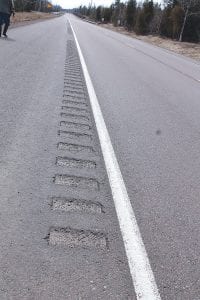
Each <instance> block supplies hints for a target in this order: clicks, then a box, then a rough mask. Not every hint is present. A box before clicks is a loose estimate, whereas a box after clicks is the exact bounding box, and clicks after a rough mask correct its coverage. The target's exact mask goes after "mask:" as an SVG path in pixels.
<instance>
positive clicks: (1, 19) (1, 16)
mask: <svg viewBox="0 0 200 300" xmlns="http://www.w3.org/2000/svg"><path fill="white" fill-rule="evenodd" d="M3 24H5V26H4V30H3V34H6V32H7V30H8V26H9V25H10V14H5V13H2V12H0V34H1V26H2V25H3Z"/></svg>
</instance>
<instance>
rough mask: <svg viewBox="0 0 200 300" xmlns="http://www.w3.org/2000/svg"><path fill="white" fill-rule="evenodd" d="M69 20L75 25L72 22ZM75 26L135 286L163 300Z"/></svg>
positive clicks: (142, 295) (143, 295)
mask: <svg viewBox="0 0 200 300" xmlns="http://www.w3.org/2000/svg"><path fill="white" fill-rule="evenodd" d="M69 23H70V25H71V22H70V21H69ZM71 28H72V31H73V34H74V38H75V41H76V46H77V48H78V52H79V56H80V60H81V64H82V68H83V73H84V77H85V80H86V84H87V89H88V93H89V98H90V102H91V106H92V111H93V114H94V119H95V123H96V127H97V131H98V135H99V140H100V144H101V149H102V153H103V157H104V161H105V165H106V170H107V174H108V178H109V182H110V186H111V190H112V196H113V200H114V204H115V209H116V212H117V216H118V220H119V225H120V229H121V233H122V237H123V241H124V245H125V250H126V255H127V258H128V263H129V268H130V272H131V276H132V279H133V284H134V287H135V293H136V296H137V299H140V300H160V299H161V298H160V294H159V291H158V288H157V285H156V282H155V279H154V275H153V272H152V269H151V266H150V263H149V259H148V256H147V253H146V250H145V246H144V243H143V241H142V237H141V234H140V230H139V227H138V225H137V221H136V218H135V214H134V212H133V208H132V206H131V203H130V199H129V196H128V193H127V190H126V187H125V184H124V180H123V178H122V174H121V171H120V169H119V165H118V162H117V159H116V156H115V152H114V150H113V147H112V143H111V140H110V137H109V133H108V131H107V128H106V124H105V122H104V119H103V115H102V112H101V108H100V106H99V102H98V99H97V96H96V93H95V90H94V87H93V84H92V81H91V78H90V75H89V72H88V69H87V66H86V63H85V60H84V57H83V55H82V51H81V48H80V46H79V42H78V40H77V37H76V34H75V32H74V29H73V27H72V25H71Z"/></svg>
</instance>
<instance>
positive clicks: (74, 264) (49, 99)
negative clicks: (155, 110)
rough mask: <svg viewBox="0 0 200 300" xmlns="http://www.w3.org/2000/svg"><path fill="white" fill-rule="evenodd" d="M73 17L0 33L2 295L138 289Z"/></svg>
mask: <svg viewBox="0 0 200 300" xmlns="http://www.w3.org/2000/svg"><path fill="white" fill-rule="evenodd" d="M66 22H67V21H66V18H60V19H56V20H51V21H46V22H43V23H38V24H34V25H30V26H27V27H22V28H17V29H13V30H12V31H10V36H12V38H11V39H8V40H3V39H1V40H0V44H1V46H0V65H1V69H0V78H1V88H0V99H1V103H0V105H1V138H0V141H1V146H0V151H1V161H0V164H1V173H0V176H1V180H0V189H1V199H0V200H1V201H0V212H1V219H0V224H1V225H0V232H1V241H0V253H1V259H0V269H1V277H0V278H1V279H0V287H1V288H0V299H16V300H18V299H59V300H61V299H134V298H135V296H134V290H133V288H132V281H131V277H130V274H129V269H128V264H127V260H126V257H125V253H124V247H123V243H122V239H121V235H120V232H119V226H118V221H117V217H116V215H115V210H114V205H113V201H112V198H111V192H110V188H109V185H108V180H107V176H106V173H105V169H104V165H103V161H102V156H101V152H100V146H99V142H98V138H97V135H96V129H95V125H94V120H93V117H92V114H91V110H90V104H89V99H88V95H87V90H86V87H85V82H84V79H83V75H82V70H81V65H80V61H79V58H78V53H77V50H76V47H75V43H74V39H73V35H72V32H71V29H70V27H69V26H67V24H66Z"/></svg>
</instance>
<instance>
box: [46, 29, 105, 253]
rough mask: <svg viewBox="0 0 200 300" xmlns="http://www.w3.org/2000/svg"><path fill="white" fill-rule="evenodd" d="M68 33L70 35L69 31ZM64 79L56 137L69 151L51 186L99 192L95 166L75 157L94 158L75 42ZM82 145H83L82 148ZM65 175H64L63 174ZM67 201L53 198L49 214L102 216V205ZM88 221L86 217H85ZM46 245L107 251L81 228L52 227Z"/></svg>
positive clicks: (101, 235)
mask: <svg viewBox="0 0 200 300" xmlns="http://www.w3.org/2000/svg"><path fill="white" fill-rule="evenodd" d="M68 32H71V31H70V30H69V28H68ZM64 71H65V78H64V89H63V99H62V103H61V107H60V118H61V119H60V129H59V130H58V136H59V137H60V141H59V143H58V145H57V150H58V151H59V150H65V151H68V152H69V153H70V154H71V155H70V157H68V156H66V155H65V156H61V155H60V153H59V155H58V156H57V157H56V166H57V167H59V168H60V170H62V172H61V173H59V174H55V176H54V183H55V185H56V186H64V187H66V188H68V187H69V188H72V189H76V190H77V189H78V190H80V191H81V190H84V189H87V190H90V189H91V190H93V191H95V192H96V193H98V192H99V191H100V183H99V181H98V175H97V174H96V169H97V168H98V162H97V161H95V158H93V160H91V159H82V158H81V157H77V155H75V154H77V153H80V152H81V153H82V152H84V151H86V154H90V153H92V154H94V153H95V152H94V145H93V133H92V130H91V129H92V125H91V124H92V121H91V112H90V111H89V109H88V104H87V103H86V100H88V94H87V89H86V85H85V81H84V77H83V73H82V67H81V64H80V60H79V56H78V53H77V50H76V46H75V43H74V41H72V40H68V41H67V56H66V62H65V67H64ZM81 143H83V144H81ZM74 168H75V169H79V170H81V169H86V170H87V176H77V175H76V176H75V175H73V169H74ZM65 172H66V173H65ZM81 198H82V197H81V195H80V196H79V199H77V198H68V197H59V196H54V197H52V204H51V205H52V210H53V211H54V212H55V213H56V211H64V212H69V211H70V212H76V211H79V212H81V211H83V212H87V213H88V214H90V213H97V214H99V213H100V214H101V213H104V208H103V205H102V204H101V203H100V202H97V201H96V202H95V201H91V200H90V199H88V200H84V199H81ZM87 217H88V216H87ZM48 241H49V245H51V246H68V247H71V248H73V247H84V248H85V247H86V248H91V247H92V248H99V249H101V250H104V251H106V250H107V249H108V238H107V234H106V233H105V232H99V231H97V230H93V229H88V230H83V229H82V228H71V227H66V228H61V227H60V228H56V227H54V226H52V228H50V231H49V235H48Z"/></svg>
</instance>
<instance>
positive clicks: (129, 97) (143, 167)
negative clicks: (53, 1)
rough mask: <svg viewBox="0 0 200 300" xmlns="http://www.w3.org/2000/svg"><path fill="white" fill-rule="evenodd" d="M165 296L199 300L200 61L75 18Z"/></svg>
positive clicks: (81, 42)
mask: <svg viewBox="0 0 200 300" xmlns="http://www.w3.org/2000/svg"><path fill="white" fill-rule="evenodd" d="M72 24H73V26H74V30H75V32H76V34H77V38H78V40H79V43H80V46H81V48H82V51H83V55H84V57H85V60H86V64H87V66H88V69H89V73H90V75H91V77H92V80H93V84H94V87H95V90H96V93H97V97H98V99H99V102H100V106H101V108H102V112H103V115H104V119H105V122H106V125H107V128H108V131H109V133H110V136H111V140H112V143H113V147H114V149H115V153H116V156H117V159H118V162H119V165H120V168H121V171H122V174H123V177H124V180H125V183H126V187H127V190H128V194H129V196H130V199H131V202H132V206H133V208H134V211H135V214H136V218H137V221H138V224H139V227H140V230H141V234H142V237H143V240H144V243H145V246H146V250H147V253H148V255H149V259H150V263H151V266H152V269H153V272H154V275H155V279H156V282H157V285H158V288H159V290H160V293H161V297H162V299H170V300H171V299H174V300H199V299H200V267H199V265H200V229H199V228H200V217H199V216H200V150H199V149H200V117H199V116H200V81H198V80H200V64H199V63H197V62H195V61H193V60H190V59H187V58H184V57H183V56H180V55H176V54H173V53H172V52H169V51H166V50H163V49H161V48H158V47H155V46H152V45H149V44H147V43H144V42H142V41H139V40H136V39H132V38H129V37H127V36H124V35H121V34H119V33H115V32H112V31H108V30H105V29H103V28H100V27H98V26H95V25H92V24H89V23H86V22H83V21H81V20H78V19H75V18H73V17H72Z"/></svg>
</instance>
